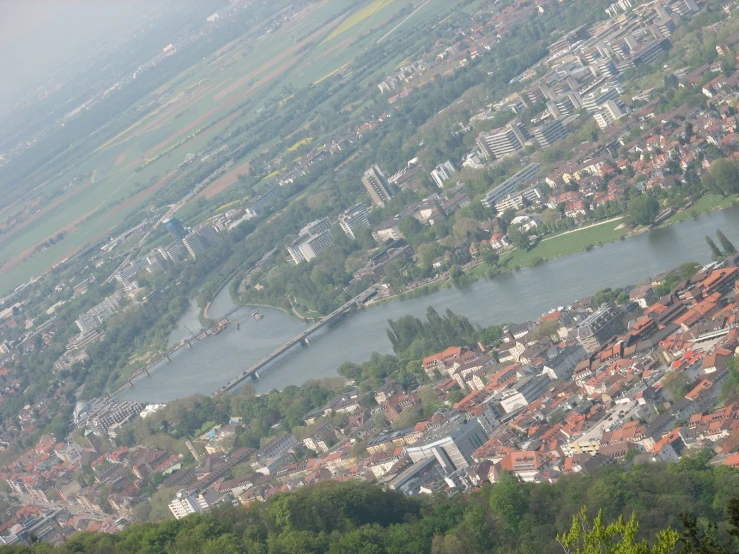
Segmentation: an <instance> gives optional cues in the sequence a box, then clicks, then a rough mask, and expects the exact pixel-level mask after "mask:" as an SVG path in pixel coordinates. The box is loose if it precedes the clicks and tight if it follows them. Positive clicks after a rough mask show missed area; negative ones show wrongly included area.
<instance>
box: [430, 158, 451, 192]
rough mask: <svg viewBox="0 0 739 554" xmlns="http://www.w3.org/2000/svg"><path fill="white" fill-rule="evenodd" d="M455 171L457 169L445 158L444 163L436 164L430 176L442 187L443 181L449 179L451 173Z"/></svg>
mask: <svg viewBox="0 0 739 554" xmlns="http://www.w3.org/2000/svg"><path fill="white" fill-rule="evenodd" d="M456 172H457V170H456V169H454V166H453V165H452V162H450V161H449V160H447V161H445V162H444V163H441V164H439V165H437V166H436V169H434V170H433V171H432V172H431V178H432V179H433V180H434V182H435V183H436V184H437V186H438V187H439V188H444V182H445V181H448V180H449V179H451V178H452V175H454V174H455V173H456Z"/></svg>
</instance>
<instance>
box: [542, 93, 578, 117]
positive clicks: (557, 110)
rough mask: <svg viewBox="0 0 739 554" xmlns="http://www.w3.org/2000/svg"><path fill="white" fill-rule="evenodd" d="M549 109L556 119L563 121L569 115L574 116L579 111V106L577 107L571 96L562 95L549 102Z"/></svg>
mask: <svg viewBox="0 0 739 554" xmlns="http://www.w3.org/2000/svg"><path fill="white" fill-rule="evenodd" d="M547 109H548V110H549V113H550V114H552V117H553V118H554V119H562V118H564V117H567V116H568V115H572V114H573V113H574V112H575V110H576V109H577V106H575V103H574V102H573V101H572V98H570V96H569V95H565V94H562V95H560V96H557V97H555V98H552V99H551V100H549V101H548V102H547Z"/></svg>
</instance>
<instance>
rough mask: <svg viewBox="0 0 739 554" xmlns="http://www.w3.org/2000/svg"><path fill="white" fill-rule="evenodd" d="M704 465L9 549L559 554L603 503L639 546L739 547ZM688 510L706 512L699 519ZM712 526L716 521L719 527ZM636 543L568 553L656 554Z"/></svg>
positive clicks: (344, 502) (332, 501)
mask: <svg viewBox="0 0 739 554" xmlns="http://www.w3.org/2000/svg"><path fill="white" fill-rule="evenodd" d="M704 463H705V458H703V457H701V456H698V457H696V458H685V459H683V460H681V461H680V462H679V463H677V464H674V465H671V466H663V465H648V466H646V465H642V466H636V467H634V468H631V469H627V468H625V467H624V466H611V467H609V468H606V469H604V470H602V471H601V472H599V473H598V474H596V475H594V476H572V477H568V478H565V479H562V480H560V481H559V482H557V483H556V484H552V485H549V484H538V485H532V484H526V483H520V482H518V481H517V480H515V479H514V478H513V477H510V476H504V478H503V480H502V481H501V482H500V483H498V484H496V485H492V486H490V485H486V486H485V487H483V488H482V489H481V490H480V491H478V492H475V493H473V494H471V495H457V496H454V497H452V498H446V497H441V496H437V497H415V498H408V497H405V496H403V495H402V494H400V493H397V492H395V491H383V490H382V489H381V488H379V487H376V486H374V485H369V484H363V483H358V482H347V483H324V484H321V485H319V486H316V487H307V488H304V489H300V490H298V491H297V492H293V493H285V494H279V495H276V496H274V497H272V498H270V499H269V500H268V501H267V502H264V503H255V504H252V505H250V506H248V507H246V508H243V507H227V508H220V509H216V510H214V511H212V512H210V513H208V514H207V515H194V516H190V517H188V518H185V519H183V520H179V521H167V522H163V523H159V524H135V525H132V526H130V527H128V528H126V529H125V530H124V531H123V532H122V533H120V534H118V535H104V534H91V533H81V534H78V535H75V536H74V537H73V538H72V539H71V540H69V541H67V542H66V543H65V544H64V545H62V546H61V547H58V548H56V549H55V548H53V547H51V546H49V545H45V544H40V543H36V544H33V545H31V546H23V547H17V546H16V547H7V548H5V549H3V550H1V551H2V552H3V553H5V552H8V553H10V552H31V551H33V552H37V553H42V554H43V553H46V552H59V553H71V552H85V553H138V552H141V553H177V554H179V553H193V554H195V553H198V554H199V553H205V554H207V553H218V554H230V553H240V552H244V553H259V554H298V553H301V554H302V553H316V554H318V553H336V554H338V553H342V554H347V553H362V554H382V553H388V554H391V553H392V554H423V553H434V554H456V553H465V554H468V553H475V552H496V553H497V552H501V553H531V554H534V553H536V554H539V553H550V552H551V553H555V552H562V551H563V550H562V546H561V545H560V544H559V542H558V540H557V537H558V535H561V534H563V533H565V532H567V531H568V530H569V529H570V527H571V525H572V518H573V515H575V514H577V513H578V512H579V510H580V508H581V507H582V506H587V512H588V514H589V516H590V518H594V517H595V515H596V514H597V513H598V511H599V510H602V515H603V522H604V524H606V525H608V524H611V523H614V522H616V521H617V520H618V518H619V517H620V516H622V515H623V516H625V518H626V520H627V521H628V519H629V518H630V517H631V515H632V513H634V514H635V515H636V519H637V521H638V523H639V532H638V534H637V538H638V540H639V541H641V540H643V539H647V540H649V541H650V542H654V541H655V537H656V535H657V533H658V532H659V531H661V530H663V529H666V528H668V527H671V528H672V529H674V530H676V531H677V532H679V533H680V535H681V539H680V541H679V544H678V547H677V549H675V550H674V551H675V552H677V551H681V552H706V553H707V552H736V551H737V550H736V549H735V544H734V542H733V541H735V538H734V537H733V534H734V533H735V532H736V527H734V526H733V523H736V521H735V520H736V518H735V517H733V516H732V514H733V512H732V511H731V510H729V512H730V513H729V514H728V518H727V519H728V522H729V523H724V519H725V516H726V512H727V506H728V504H729V500H730V499H731V498H732V497H737V496H739V473H738V472H737V471H736V470H733V469H730V468H727V467H720V468H717V469H708V468H706V467H705V465H704ZM734 511H736V510H734ZM681 514H683V517H681ZM685 514H688V517H685ZM689 514H694V515H696V516H698V519H697V522H696V521H694V520H693V519H691V517H690V516H689ZM710 522H718V526H717V528H716V529H713V528H712V525H711V523H710ZM686 524H687V527H686ZM625 527H627V526H625ZM623 534H624V535H625V534H626V533H623ZM560 538H561V537H560ZM621 540H622V539H621V534H619V535H618V536H617V537H615V542H617V543H620V541H621ZM711 541H713V542H711ZM641 546H642V547H646V545H645V544H642V545H641ZM640 548H641V547H638V546H635V547H633V548H632V547H629V548H625V549H624V548H622V549H620V550H612V549H608V548H605V549H600V548H599V549H597V550H582V549H570V550H568V552H620V553H623V554H628V553H631V552H644V553H646V552H649V551H650V550H648V549H647V550H644V549H643V548H642V549H640ZM681 549H682V550H681Z"/></svg>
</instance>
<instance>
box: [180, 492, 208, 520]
mask: <svg viewBox="0 0 739 554" xmlns="http://www.w3.org/2000/svg"><path fill="white" fill-rule="evenodd" d="M217 498H218V495H217V493H215V492H214V491H207V492H206V493H200V494H195V493H194V492H193V493H188V492H187V490H186V489H182V490H181V491H179V492H178V493H177V494H176V495H175V497H174V498H173V499H172V502H170V503H169V511H170V512H172V515H173V516H174V517H175V519H182V518H183V517H187V516H189V515H190V514H196V513H202V512H207V511H208V509H210V507H211V506H213V504H215V502H216V500H217Z"/></svg>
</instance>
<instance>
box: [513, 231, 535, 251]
mask: <svg viewBox="0 0 739 554" xmlns="http://www.w3.org/2000/svg"><path fill="white" fill-rule="evenodd" d="M508 238H509V239H510V241H511V244H513V245H514V246H516V247H518V248H520V249H522V250H528V249H529V248H531V241H530V240H529V235H527V234H526V233H524V232H523V231H521V228H520V227H519V226H518V225H511V226H510V227H509V228H508Z"/></svg>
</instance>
